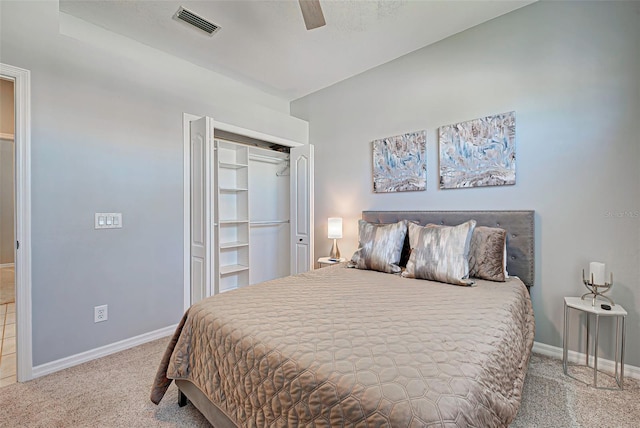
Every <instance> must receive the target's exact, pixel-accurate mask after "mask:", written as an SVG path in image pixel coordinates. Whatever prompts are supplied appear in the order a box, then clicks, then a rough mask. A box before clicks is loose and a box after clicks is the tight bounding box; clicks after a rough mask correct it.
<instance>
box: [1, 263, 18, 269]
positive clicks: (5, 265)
mask: <svg viewBox="0 0 640 428" xmlns="http://www.w3.org/2000/svg"><path fill="white" fill-rule="evenodd" d="M11 267H12V268H14V267H16V264H15V263H1V264H0V268H11Z"/></svg>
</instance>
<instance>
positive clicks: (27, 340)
mask: <svg viewBox="0 0 640 428" xmlns="http://www.w3.org/2000/svg"><path fill="white" fill-rule="evenodd" d="M0 75H2V76H5V77H9V78H12V79H14V82H15V84H14V91H15V117H16V130H15V136H14V139H15V149H16V170H15V174H16V231H15V233H16V239H17V240H18V242H20V248H19V249H18V250H16V324H17V328H18V329H17V332H16V333H17V334H16V338H17V354H18V360H17V365H18V367H17V377H18V382H26V381H28V380H31V379H32V378H33V357H32V341H31V340H32V330H31V72H30V71H29V70H25V69H22V68H18V67H13V66H11V65H7V64H2V63H0Z"/></svg>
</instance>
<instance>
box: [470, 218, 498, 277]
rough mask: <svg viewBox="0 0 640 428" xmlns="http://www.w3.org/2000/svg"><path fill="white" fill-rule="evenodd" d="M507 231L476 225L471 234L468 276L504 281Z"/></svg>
mask: <svg viewBox="0 0 640 428" xmlns="http://www.w3.org/2000/svg"><path fill="white" fill-rule="evenodd" d="M506 244H507V231H506V230H504V229H500V228H496V227H485V226H477V227H476V228H475V229H474V230H473V235H472V236H471V248H470V250H469V276H471V277H474V278H481V279H487V280H489V281H499V282H504V281H506V278H507V276H506V269H505V266H506V261H507V260H506V251H505V248H506V247H505V246H506Z"/></svg>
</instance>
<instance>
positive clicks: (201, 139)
mask: <svg viewBox="0 0 640 428" xmlns="http://www.w3.org/2000/svg"><path fill="white" fill-rule="evenodd" d="M212 136H213V124H212V120H211V118H209V117H202V118H200V119H198V120H194V121H192V122H191V186H190V187H191V219H190V221H191V237H190V243H191V257H190V258H191V304H194V303H196V302H197V301H199V300H202V299H204V298H205V297H207V296H210V295H211V209H210V207H211V154H212V150H211V148H212V147H211V143H212V141H211V140H212Z"/></svg>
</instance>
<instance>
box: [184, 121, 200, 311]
mask: <svg viewBox="0 0 640 428" xmlns="http://www.w3.org/2000/svg"><path fill="white" fill-rule="evenodd" d="M200 117H202V116H196V115H195V114H189V113H182V136H183V140H184V144H183V156H184V158H183V162H182V168H183V178H182V185H183V186H182V189H183V190H182V194H183V197H182V203H183V205H184V209H183V213H184V214H183V215H184V218H183V223H184V229H183V230H184V232H183V233H184V238H183V245H184V250H183V252H184V257H183V262H182V264H183V266H184V276H183V280H184V310H185V311H186V310H187V309H189V307H190V306H191V135H190V134H191V132H190V129H191V127H190V122H191V121H192V120H196V119H200Z"/></svg>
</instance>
